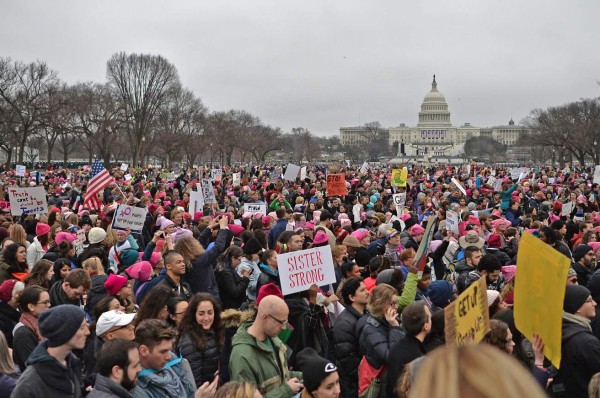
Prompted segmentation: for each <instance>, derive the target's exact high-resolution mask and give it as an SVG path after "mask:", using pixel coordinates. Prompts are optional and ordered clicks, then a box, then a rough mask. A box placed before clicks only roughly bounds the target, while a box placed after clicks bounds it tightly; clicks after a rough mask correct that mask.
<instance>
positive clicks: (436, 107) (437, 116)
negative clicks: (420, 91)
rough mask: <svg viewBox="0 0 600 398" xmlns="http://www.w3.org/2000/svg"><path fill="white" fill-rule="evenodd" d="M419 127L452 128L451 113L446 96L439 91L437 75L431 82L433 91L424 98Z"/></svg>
mask: <svg viewBox="0 0 600 398" xmlns="http://www.w3.org/2000/svg"><path fill="white" fill-rule="evenodd" d="M417 126H419V127H451V126H452V123H451V122H450V112H449V111H448V103H447V102H446V98H445V97H444V94H442V93H440V92H439V91H438V89H437V82H436V81H435V75H433V82H431V91H430V92H428V93H427V95H425V98H423V103H422V104H421V112H419V123H418V125H417Z"/></svg>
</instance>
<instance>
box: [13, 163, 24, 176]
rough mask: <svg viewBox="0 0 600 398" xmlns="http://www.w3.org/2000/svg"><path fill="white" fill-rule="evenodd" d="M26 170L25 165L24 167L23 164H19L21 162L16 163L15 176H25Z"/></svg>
mask: <svg viewBox="0 0 600 398" xmlns="http://www.w3.org/2000/svg"><path fill="white" fill-rule="evenodd" d="M26 170H27V167H25V166H23V165H21V164H18V165H17V170H16V172H15V175H16V176H17V177H25V171H26Z"/></svg>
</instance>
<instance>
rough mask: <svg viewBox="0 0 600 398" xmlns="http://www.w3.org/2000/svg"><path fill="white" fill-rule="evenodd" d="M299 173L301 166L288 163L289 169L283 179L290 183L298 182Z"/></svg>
mask: <svg viewBox="0 0 600 398" xmlns="http://www.w3.org/2000/svg"><path fill="white" fill-rule="evenodd" d="M299 172H300V166H296V165H295V164H291V163H288V165H287V168H286V169H285V174H284V175H283V179H284V180H288V181H296V178H298V173H299Z"/></svg>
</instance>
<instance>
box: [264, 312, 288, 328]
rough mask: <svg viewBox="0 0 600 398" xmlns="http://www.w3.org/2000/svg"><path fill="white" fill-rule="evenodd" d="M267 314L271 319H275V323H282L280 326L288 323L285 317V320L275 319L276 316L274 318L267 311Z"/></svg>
mask: <svg viewBox="0 0 600 398" xmlns="http://www.w3.org/2000/svg"><path fill="white" fill-rule="evenodd" d="M267 316H268V317H269V318H271V319H274V320H276V321H277V323H279V324H280V325H282V326H283V325H287V323H288V320H287V319H286V320H285V321H282V320H280V319H277V318H275V317H274V316H273V315H271V314H268V313H267Z"/></svg>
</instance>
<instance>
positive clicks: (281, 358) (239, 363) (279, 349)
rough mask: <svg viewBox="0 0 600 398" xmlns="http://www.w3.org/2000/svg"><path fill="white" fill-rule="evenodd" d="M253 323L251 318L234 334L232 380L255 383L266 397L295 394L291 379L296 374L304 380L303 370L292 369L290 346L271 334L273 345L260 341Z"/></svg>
mask: <svg viewBox="0 0 600 398" xmlns="http://www.w3.org/2000/svg"><path fill="white" fill-rule="evenodd" d="M251 325H252V322H251V321H249V322H246V323H244V324H243V325H242V326H241V327H240V328H239V329H238V331H237V333H236V334H235V336H233V342H232V345H233V349H232V351H231V357H230V358H229V372H230V373H231V379H232V380H246V381H250V382H252V383H254V384H255V385H256V386H257V387H258V390H259V391H260V393H261V394H262V395H263V397H265V398H289V397H291V396H293V395H294V392H293V391H292V389H291V388H290V386H288V384H287V381H288V380H289V379H290V378H292V377H297V378H298V379H302V373H301V372H293V371H289V370H288V364H287V359H286V351H287V347H286V346H285V344H283V343H282V342H281V340H279V338H278V337H268V339H269V341H270V344H267V343H265V342H263V341H260V340H258V339H257V338H256V337H254V336H252V335H251V334H250V333H248V328H249V327H250V326H251ZM270 346H272V347H273V349H274V350H275V352H276V354H274V353H273V350H272V349H271V347H270Z"/></svg>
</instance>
